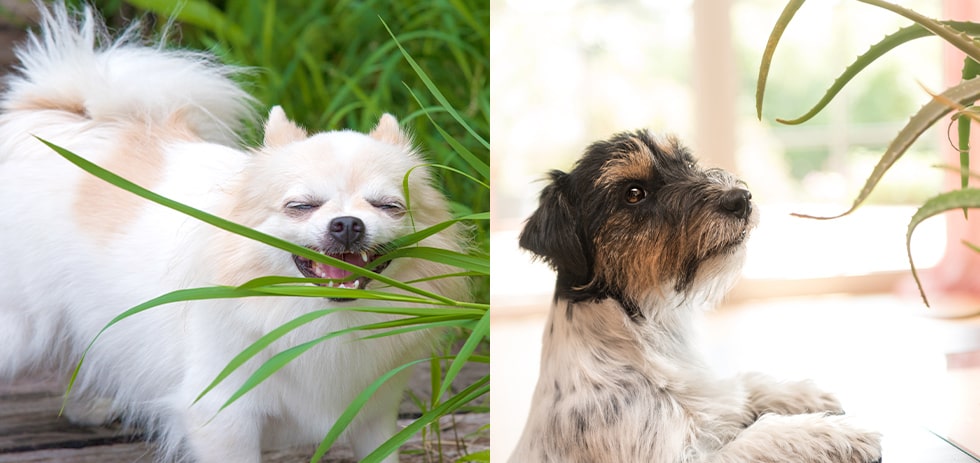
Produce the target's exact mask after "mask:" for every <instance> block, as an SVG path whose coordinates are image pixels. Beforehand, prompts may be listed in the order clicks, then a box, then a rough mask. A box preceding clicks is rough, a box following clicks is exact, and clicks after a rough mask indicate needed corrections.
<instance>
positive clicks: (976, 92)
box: [793, 77, 980, 220]
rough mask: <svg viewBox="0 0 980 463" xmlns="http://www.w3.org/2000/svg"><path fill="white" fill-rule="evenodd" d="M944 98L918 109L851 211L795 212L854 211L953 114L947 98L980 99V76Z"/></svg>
mask: <svg viewBox="0 0 980 463" xmlns="http://www.w3.org/2000/svg"><path fill="white" fill-rule="evenodd" d="M939 96H940V98H934V99H933V100H932V101H930V102H929V103H926V104H925V105H924V106H923V107H922V108H920V109H919V111H918V112H916V114H915V115H914V116H912V118H911V119H910V120H909V122H908V123H907V124H906V125H905V127H904V128H902V130H901V131H900V132H899V133H898V135H896V136H895V138H894V139H893V140H892V142H891V144H890V145H889V146H888V148H887V149H886V150H885V153H884V154H883V155H882V157H881V159H879V160H878V163H877V165H875V168H874V170H873V171H872V172H871V175H869V176H868V179H867V180H866V181H865V184H864V187H863V188H862V189H861V191H860V192H859V193H858V196H857V198H855V200H854V203H853V204H852V205H851V207H850V209H848V210H847V211H845V212H843V213H841V214H838V215H835V216H830V217H821V216H813V215H807V214H793V215H795V216H797V217H805V218H810V219H821V220H825V219H834V218H837V217H843V216H845V215H848V214H850V213H851V212H854V210H856V209H857V208H858V206H860V205H861V203H863V202H864V200H865V199H867V197H868V196H869V195H870V194H871V192H872V191H873V190H874V188H875V186H877V185H878V182H879V181H881V178H882V177H883V176H884V175H885V172H887V171H888V169H889V168H891V166H892V165H893V164H895V161H897V160H898V159H899V158H900V157H902V155H903V154H905V152H906V151H908V149H909V147H910V146H912V143H914V142H915V141H916V140H917V139H918V138H919V136H921V135H922V134H923V133H924V132H925V131H926V130H928V129H929V128H930V127H932V125H933V124H934V123H935V122H936V121H938V120H939V119H940V118H941V117H943V116H945V115H946V114H949V113H950V112H951V111H952V110H953V108H951V107H950V106H949V105H948V104H947V103H945V102H944V101H943V100H944V99H945V100H946V101H952V102H955V103H957V104H960V105H963V104H969V103H972V102H974V101H976V100H977V99H978V98H980V77H977V78H973V79H970V80H968V81H965V82H961V83H960V84H958V85H956V86H955V87H952V88H950V89H948V90H946V91H945V92H943V93H942V94H941V95H939Z"/></svg>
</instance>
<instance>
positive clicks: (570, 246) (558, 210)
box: [519, 170, 588, 281]
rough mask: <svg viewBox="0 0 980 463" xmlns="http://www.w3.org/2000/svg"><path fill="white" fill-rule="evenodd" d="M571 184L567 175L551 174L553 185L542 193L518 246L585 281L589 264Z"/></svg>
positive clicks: (561, 270)
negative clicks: (581, 237)
mask: <svg viewBox="0 0 980 463" xmlns="http://www.w3.org/2000/svg"><path fill="white" fill-rule="evenodd" d="M568 182H569V178H568V174H566V173H564V172H561V171H558V170H554V171H552V172H551V184H549V185H548V186H547V187H545V189H544V190H542V191H541V197H540V200H539V204H538V209H537V210H536V211H534V214H531V217H530V218H529V219H527V222H526V223H525V224H524V230H522V231H521V236H520V240H519V243H520V246H521V247H522V248H524V249H527V250H528V251H531V252H533V253H534V254H536V255H537V256H538V257H540V258H541V259H542V260H544V261H545V262H547V263H548V265H550V266H551V267H552V268H554V269H555V270H556V271H558V272H559V273H565V274H566V275H568V276H571V277H572V278H573V280H575V281H582V280H584V279H585V278H586V277H587V276H588V262H587V260H586V256H585V249H584V248H583V243H582V241H581V239H579V233H578V230H579V226H580V223H579V221H580V219H579V211H578V210H577V209H576V207H575V205H574V204H572V202H571V198H570V197H569V188H568Z"/></svg>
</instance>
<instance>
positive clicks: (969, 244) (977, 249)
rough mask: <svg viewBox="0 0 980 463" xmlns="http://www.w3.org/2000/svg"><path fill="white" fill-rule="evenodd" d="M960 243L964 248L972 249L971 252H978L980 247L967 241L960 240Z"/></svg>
mask: <svg viewBox="0 0 980 463" xmlns="http://www.w3.org/2000/svg"><path fill="white" fill-rule="evenodd" d="M960 242H961V243H963V245H964V246H966V247H968V248H970V249H972V250H973V252H980V246H977V245H975V244H973V243H971V242H969V241H966V240H960Z"/></svg>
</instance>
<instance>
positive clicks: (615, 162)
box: [596, 141, 654, 185]
mask: <svg viewBox="0 0 980 463" xmlns="http://www.w3.org/2000/svg"><path fill="white" fill-rule="evenodd" d="M636 144H637V148H638V150H636V151H630V152H628V153H622V154H621V155H619V156H616V157H613V158H611V159H609V161H607V162H606V163H605V165H603V166H602V170H601V173H600V174H599V178H597V179H596V185H609V184H612V183H614V182H617V181H620V180H623V179H646V178H649V177H650V175H652V173H653V167H654V166H653V153H651V152H650V150H649V149H648V148H647V147H646V145H644V144H643V143H641V142H639V141H637V142H636Z"/></svg>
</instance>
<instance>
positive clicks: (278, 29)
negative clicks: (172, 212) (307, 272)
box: [45, 0, 490, 461]
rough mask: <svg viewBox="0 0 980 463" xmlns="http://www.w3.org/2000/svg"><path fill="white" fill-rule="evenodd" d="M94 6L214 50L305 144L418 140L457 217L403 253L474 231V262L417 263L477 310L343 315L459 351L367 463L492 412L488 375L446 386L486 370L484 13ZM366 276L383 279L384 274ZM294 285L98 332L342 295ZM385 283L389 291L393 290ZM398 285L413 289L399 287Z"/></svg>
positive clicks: (437, 307)
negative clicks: (446, 338) (456, 227)
mask: <svg viewBox="0 0 980 463" xmlns="http://www.w3.org/2000/svg"><path fill="white" fill-rule="evenodd" d="M95 6H96V8H98V9H99V10H100V11H101V12H102V13H103V15H105V16H106V17H107V22H108V23H109V24H110V25H113V26H115V27H119V28H125V27H127V26H128V25H129V24H131V22H132V20H133V19H134V18H140V19H142V24H143V25H144V27H147V28H148V29H151V30H148V31H146V32H147V33H156V34H163V35H164V36H165V37H167V38H168V40H169V41H170V42H174V43H176V44H179V46H181V47H189V48H198V49H205V50H209V51H211V52H212V53H214V54H216V55H217V56H218V57H219V58H220V59H222V60H223V61H224V62H226V63H228V64H233V65H237V66H242V67H245V68H247V69H248V72H246V73H244V74H243V76H242V78H243V79H244V81H243V82H242V84H243V86H244V87H245V88H246V89H248V90H249V91H250V93H252V95H253V96H255V97H256V98H257V100H258V101H259V104H260V105H261V106H262V109H266V110H267V109H268V108H270V107H271V106H273V105H281V106H283V108H284V109H285V111H286V114H287V115H288V116H289V117H290V118H291V119H293V120H294V121H296V122H298V123H300V124H302V125H304V126H305V127H306V128H307V129H308V130H310V131H311V132H317V131H325V130H335V129H345V128H349V129H355V130H358V131H367V130H369V129H370V128H371V127H373V126H374V125H375V124H376V123H377V120H378V118H379V117H380V115H381V114H382V113H384V112H389V113H392V114H394V115H395V116H396V117H398V118H399V120H400V122H401V124H402V126H403V127H406V128H408V129H409V131H410V132H411V133H413V135H414V139H415V142H416V145H417V146H419V147H420V148H421V149H422V151H423V152H425V153H426V154H427V156H428V157H429V159H430V160H431V161H432V163H433V165H434V168H433V171H434V172H435V173H436V174H437V175H440V178H439V179H438V180H437V181H438V183H439V184H440V185H441V186H442V187H443V190H444V191H445V192H446V194H447V196H448V197H449V199H450V201H451V203H452V208H453V213H454V215H455V216H456V217H457V219H455V220H453V221H452V222H447V223H446V224H441V225H437V226H435V227H432V229H429V230H419V231H418V232H416V233H413V234H412V235H410V236H407V237H404V238H403V239H402V241H404V243H401V244H402V245H403V246H411V245H412V244H413V243H415V242H417V241H418V240H420V239H422V237H424V236H425V234H426V233H431V232H435V231H436V230H438V229H440V226H448V225H449V224H451V223H454V222H456V221H457V220H462V221H464V222H466V223H469V224H470V227H471V229H472V231H473V241H472V250H471V251H470V253H469V255H466V256H453V255H447V254H445V253H440V252H437V251H438V250H432V249H417V250H415V251H417V252H414V253H413V254H415V255H416V257H420V258H425V259H429V260H441V261H443V262H447V263H448V262H450V261H451V262H452V263H453V265H456V266H457V267H459V268H460V270H461V271H462V272H464V273H465V274H466V275H469V276H471V277H472V278H474V280H476V282H477V283H476V285H475V288H476V291H475V295H474V297H473V299H472V301H452V300H448V299H445V298H442V297H440V296H439V295H427V294H423V293H420V292H419V293H417V294H418V295H419V296H421V298H420V299H417V303H419V304H422V305H428V304H431V305H432V307H428V308H425V307H423V308H420V309H376V308H370V307H362V308H355V307H352V308H348V309H343V310H369V311H384V312H385V313H391V314H393V315H402V316H404V317H406V318H404V319H396V320H394V321H392V322H385V323H379V324H375V325H371V326H363V327H356V328H354V329H351V330H346V331H348V332H350V331H363V332H365V334H366V338H370V337H373V336H386V335H391V334H396V333H398V332H402V331H412V330H418V329H428V328H443V329H446V328H449V329H450V332H452V333H454V334H455V335H456V336H455V337H456V339H457V343H456V345H457V347H458V350H457V351H456V353H453V352H450V351H446V352H443V353H441V355H440V353H436V355H435V356H434V357H433V358H432V359H431V360H428V361H429V362H430V370H431V371H432V390H433V393H432V396H431V397H427V398H417V400H416V403H417V404H418V405H419V406H420V408H421V409H422V414H421V416H420V417H419V418H418V419H417V420H416V421H415V422H413V423H412V424H410V425H409V426H408V427H407V428H405V429H404V430H402V431H401V432H399V433H398V434H397V435H396V436H394V437H393V438H392V439H391V440H389V441H388V442H386V443H385V444H384V445H382V446H381V447H379V448H378V449H377V450H376V451H375V452H374V453H372V454H371V455H370V456H369V457H367V458H366V459H365V461H380V459H382V458H384V456H385V455H388V454H390V453H392V452H395V451H397V449H398V447H399V446H400V445H401V444H402V443H403V442H405V440H407V439H408V438H409V437H410V436H411V435H412V434H415V433H418V432H423V433H424V432H425V429H426V428H427V427H428V428H430V429H432V432H434V433H436V434H438V433H439V432H440V430H441V429H442V428H441V426H440V424H439V419H440V417H442V416H445V415H449V414H452V413H456V412H459V411H465V410H473V411H479V412H484V413H486V412H487V411H489V410H488V409H489V405H488V404H487V402H486V397H487V395H488V393H489V375H485V376H484V377H483V378H480V379H478V380H476V381H474V382H473V383H472V384H463V385H460V386H459V387H460V388H461V390H460V391H458V392H453V391H452V388H451V387H450V384H451V383H452V382H453V379H454V378H456V377H457V375H458V373H459V372H460V370H461V368H462V367H463V366H464V365H465V364H468V363H480V364H487V363H489V348H488V343H489V280H490V278H489V266H490V261H489V223H488V217H489V213H488V211H489V202H490V195H489V139H490V133H489V130H490V126H489V116H490V103H489V101H490V94H489V78H490V74H489V72H490V69H489V46H490V42H489V14H490V13H489V2H488V1H487V0H475V1H461V0H436V1H431V2H415V1H411V0H401V1H399V0H396V1H372V0H367V1H343V0H341V1H313V2H280V1H275V0H225V1H213V2H207V1H203V0H184V1H181V2H179V3H177V4H176V5H175V4H174V2H171V1H159V0H128V1H126V2H120V1H117V0H113V1H103V2H95ZM243 135H244V137H245V140H246V142H247V143H249V144H253V145H254V144H255V143H256V142H257V141H258V140H260V139H261V138H260V137H261V127H260V122H258V123H256V124H255V125H254V126H252V127H251V128H250V130H249V133H246V134H243ZM52 141H53V142H55V143H56V142H57V141H56V140H52ZM45 143H48V142H47V141H45ZM49 146H51V148H52V149H54V150H55V151H57V152H58V153H59V154H61V155H62V156H64V157H66V158H67V159H69V160H71V161H72V162H74V163H76V164H77V165H79V167H81V168H83V169H85V170H86V171H88V172H89V173H91V174H93V175H96V176H98V177H100V178H102V179H103V180H106V181H108V182H110V183H113V184H114V185H116V186H119V187H121V188H124V189H126V190H128V191H131V192H133V193H134V194H138V195H140V196H143V197H144V198H147V199H150V200H152V201H155V202H158V203H160V204H164V205H166V206H167V207H171V208H174V209H177V210H180V211H182V212H184V213H186V214H189V215H191V216H194V217H196V218H198V219H200V220H204V221H206V222H208V223H211V224H213V225H215V226H219V227H221V228H224V229H226V230H229V231H232V232H234V233H239V234H242V235H245V236H249V237H251V238H253V239H257V240H259V241H262V242H264V243H267V244H269V245H271V246H275V247H279V248H281V249H284V250H288V251H290V252H293V253H297V254H301V255H304V256H305V257H308V258H311V259H314V260H317V261H324V259H326V260H325V261H326V262H330V263H331V265H344V263H342V262H333V261H331V260H330V259H329V258H326V257H324V256H318V255H315V253H310V251H309V250H306V249H304V248H302V247H297V246H295V245H292V244H290V243H285V242H281V240H276V239H275V238H273V237H269V236H264V235H262V234H261V233H258V232H254V231H252V230H248V229H246V228H244V227H241V226H239V225H237V224H232V223H228V222H227V221H223V220H222V219H221V218H218V217H214V216H210V215H209V214H206V213H203V212H201V211H196V210H193V209H191V208H188V207H186V206H184V205H181V204H179V203H174V202H173V201H171V200H169V199H167V198H162V197H159V196H158V195H155V194H153V193H152V192H149V191H146V190H142V189H140V188H139V187H137V186H135V185H133V184H131V183H129V182H127V181H126V180H125V179H122V178H119V177H117V176H114V175H113V174H112V173H111V172H107V171H105V170H104V169H101V168H100V167H99V166H96V165H92V164H91V163H88V162H87V161H85V160H84V159H83V158H82V157H80V156H78V155H76V154H74V153H71V152H69V151H67V150H64V149H62V148H60V147H58V146H57V145H56V144H54V143H49ZM400 251H403V250H400ZM306 254H310V255H306ZM447 259H448V260H447ZM350 270H351V271H353V272H354V273H355V274H361V273H363V272H366V270H365V269H360V268H351V269H350ZM374 277H375V278H376V279H379V280H384V279H385V278H384V277H383V275H374ZM295 280H296V279H295V278H292V279H291V278H281V277H276V276H269V277H267V278H259V279H258V280H256V281H253V282H250V283H247V284H246V285H243V286H241V287H237V288H231V287H212V288H188V289H183V290H178V291H174V292H172V293H169V294H165V295H161V296H160V297H158V298H156V299H153V300H151V301H147V302H145V303H143V304H140V305H139V306H136V307H133V308H131V309H129V310H128V311H126V312H124V313H122V314H120V315H119V316H118V317H117V318H116V319H114V320H112V321H111V322H110V323H109V324H108V325H106V327H105V328H104V329H103V331H105V330H108V329H111V327H112V325H113V324H114V323H116V322H118V321H120V320H122V319H124V318H127V317H129V316H134V315H137V314H138V313H140V312H142V311H145V310H149V309H152V308H155V307H157V306H160V305H165V304H170V303H174V302H180V301H186V300H196V299H210V298H216V297H220V298H225V297H256V296H261V295H269V294H277V295H293V296H297V297H333V296H336V295H332V293H330V292H331V291H337V290H335V289H328V288H322V287H309V286H302V285H300V286H297V285H295V283H302V282H299V281H295ZM390 284H392V285H396V282H393V281H392V282H390ZM396 286H398V287H405V288H409V289H411V288H410V285H404V284H403V283H398V284H397V285H396ZM328 293H329V294H328ZM359 297H361V298H365V299H367V300H371V299H388V300H403V299H399V297H400V296H396V295H392V294H387V293H384V292H377V291H360V296H359ZM162 310H165V308H164V309H162ZM336 310H341V309H327V310H323V311H319V312H316V313H311V314H307V315H305V316H303V317H300V318H298V319H296V320H294V321H292V322H289V323H287V324H285V325H283V326H282V327H280V328H277V329H276V330H273V331H272V332H270V333H268V334H266V335H265V336H263V337H262V338H261V339H259V340H258V341H256V342H255V343H254V344H253V345H252V346H251V347H249V348H248V349H246V351H243V352H242V353H241V354H240V355H239V356H238V357H236V358H235V359H234V360H233V361H232V362H231V363H229V365H228V366H227V368H226V370H225V371H224V372H222V374H221V375H219V376H218V377H217V378H215V380H214V382H213V383H212V385H211V386H209V387H208V388H207V389H206V390H205V391H203V392H202V395H204V394H206V393H207V392H208V391H209V390H210V389H211V388H212V387H214V385H216V384H217V383H219V382H221V381H223V380H224V378H226V377H227V374H228V373H229V372H230V371H232V370H234V369H236V368H238V367H240V366H241V365H242V364H243V363H244V362H245V361H247V360H248V359H249V358H251V356H253V355H255V353H257V352H258V351H259V350H262V349H264V348H266V347H267V346H268V345H269V344H270V343H271V342H273V341H274V340H276V339H278V338H279V337H281V336H282V335H284V334H285V333H286V332H288V331H289V330H291V329H293V328H295V327H298V326H301V325H302V324H305V323H308V322H310V321H313V320H315V319H316V318H319V317H322V316H327V315H328V314H329V313H332V312H334V311H336ZM378 330H380V332H379V331H378ZM372 332H374V333H378V334H371V333H372ZM342 334H344V333H343V332H337V333H325V334H324V336H323V337H322V338H319V339H316V340H313V341H310V342H308V343H305V344H302V345H299V346H295V347H293V348H291V349H287V350H286V351H283V352H280V353H278V354H277V355H276V356H275V357H273V358H272V359H271V360H269V361H268V362H266V363H265V364H263V365H262V367H261V368H259V369H258V370H256V371H255V372H254V374H253V376H252V377H251V378H250V379H249V380H248V381H247V382H246V383H245V384H243V385H241V387H240V389H239V390H238V392H237V393H236V394H235V395H234V396H233V397H231V398H229V400H228V402H227V403H226V406H227V405H229V404H230V403H232V402H234V401H235V400H236V399H237V398H238V397H240V396H241V395H242V394H245V393H247V392H248V391H249V390H250V389H251V388H253V387H255V385H257V384H258V383H260V382H261V381H263V380H264V379H266V378H267V377H268V376H270V375H272V374H274V373H275V372H276V371H277V370H278V369H279V368H281V367H282V366H283V365H285V364H286V363H288V362H289V361H291V360H292V359H294V358H296V357H297V356H299V355H302V353H303V352H305V351H306V350H307V349H309V348H311V347H312V346H314V345H316V344H317V343H320V342H323V341H326V340H328V339H330V338H332V337H335V336H338V335H342ZM92 342H93V343H95V342H98V341H97V339H96V340H93V341H92ZM423 361H426V359H419V360H416V361H413V362H410V363H409V364H406V365H403V366H401V367H398V368H396V369H395V370H392V371H391V372H389V373H388V374H386V375H385V376H383V377H381V378H379V379H378V380H377V382H375V383H374V384H373V385H372V386H371V387H369V388H368V389H366V390H365V391H364V392H363V393H362V394H361V395H360V396H359V397H358V398H357V399H356V400H355V401H354V402H353V403H352V404H350V406H349V408H348V412H347V413H345V414H344V416H343V417H341V419H339V420H338V421H337V423H335V424H334V426H333V429H331V431H330V432H329V433H328V435H327V436H325V437H324V440H323V442H322V443H321V445H320V446H319V448H318V449H317V452H316V454H315V455H314V457H313V460H317V459H319V458H320V457H321V456H322V455H323V454H324V453H325V452H326V450H327V449H328V448H329V447H330V446H331V445H332V443H333V442H334V440H335V439H336V438H337V437H338V436H339V434H340V432H341V431H342V430H343V429H344V427H346V426H347V424H348V423H350V421H351V420H352V419H353V417H354V415H356V413H357V412H358V410H359V409H360V408H361V407H362V406H363V405H364V404H365V403H366V402H367V401H368V400H370V396H371V394H372V393H373V392H374V390H376V389H377V388H378V387H379V386H380V385H381V384H382V383H383V382H384V381H385V380H387V379H388V378H390V376H391V375H393V374H394V373H396V372H397V371H399V370H402V369H405V368H408V367H410V366H412V365H415V364H418V363H420V362H423ZM80 368H81V362H79V365H78V367H76V370H75V374H76V375H77V374H78V371H79V369H80ZM72 383H74V376H73V379H72ZM70 387H71V386H69V389H70ZM437 439H438V436H437ZM440 454H441V452H440ZM467 460H468V461H489V451H482V452H476V453H472V454H470V455H469V456H468V457H467Z"/></svg>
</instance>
